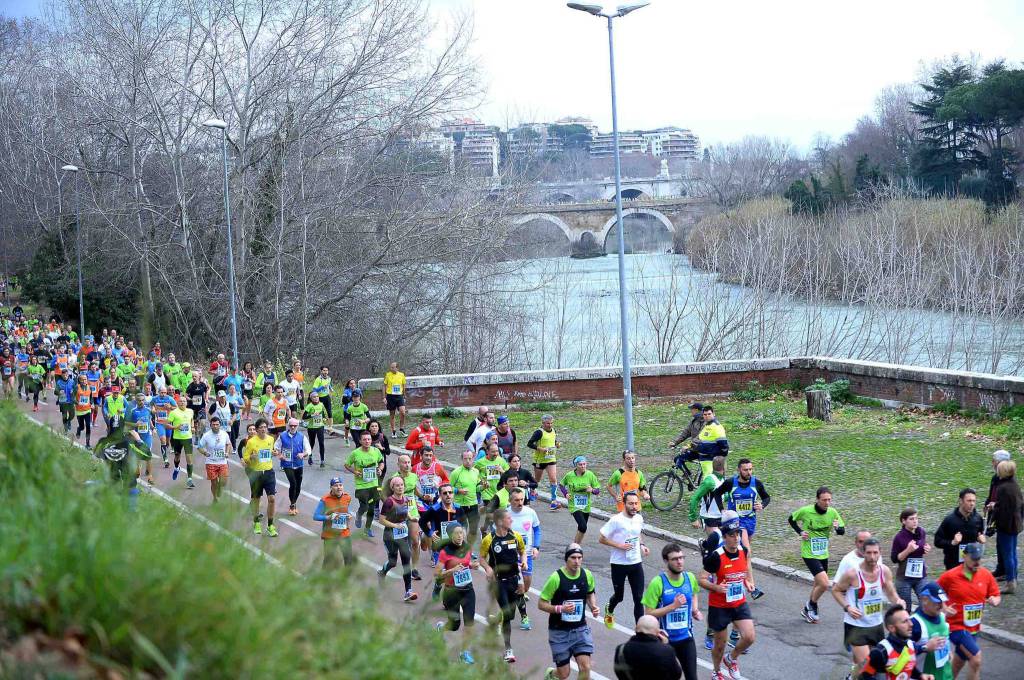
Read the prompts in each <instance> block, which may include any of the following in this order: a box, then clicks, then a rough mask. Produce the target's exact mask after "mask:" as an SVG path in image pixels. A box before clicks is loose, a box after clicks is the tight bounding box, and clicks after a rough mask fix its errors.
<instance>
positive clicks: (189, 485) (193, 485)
mask: <svg viewBox="0 0 1024 680" xmlns="http://www.w3.org/2000/svg"><path fill="white" fill-rule="evenodd" d="M185 488H186V489H194V488H196V483H195V482H193V481H192V478H191V477H189V478H188V479H187V480H185Z"/></svg>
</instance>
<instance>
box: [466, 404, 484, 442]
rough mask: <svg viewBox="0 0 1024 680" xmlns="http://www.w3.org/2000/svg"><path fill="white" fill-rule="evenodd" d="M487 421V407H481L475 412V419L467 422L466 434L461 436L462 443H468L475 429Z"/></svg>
mask: <svg viewBox="0 0 1024 680" xmlns="http://www.w3.org/2000/svg"><path fill="white" fill-rule="evenodd" d="M486 421H487V407H486V406H481V407H479V408H478V409H477V410H476V418H473V420H471V421H469V427H467V428H466V434H465V435H463V437H462V441H469V438H470V437H472V436H473V433H474V432H476V428H478V427H480V426H481V425H483V424H484V423H485V422H486Z"/></svg>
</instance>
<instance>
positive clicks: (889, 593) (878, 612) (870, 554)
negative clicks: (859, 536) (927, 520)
mask: <svg viewBox="0 0 1024 680" xmlns="http://www.w3.org/2000/svg"><path fill="white" fill-rule="evenodd" d="M832 597H833V598H835V600H836V602H838V603H839V606H840V607H842V608H843V644H845V645H847V646H848V647H850V649H851V651H852V653H853V669H852V671H851V672H850V673H849V674H847V676H846V677H847V680H850V679H851V678H854V677H856V676H858V675H859V674H860V671H861V669H862V668H863V666H864V663H865V662H866V661H867V658H868V654H869V653H870V651H871V648H872V647H874V646H875V645H877V644H878V643H880V642H881V641H882V639H883V638H884V637H885V628H884V627H883V625H882V619H883V617H884V616H885V605H884V604H883V602H885V601H886V600H888V602H889V603H890V604H898V605H900V606H906V603H905V602H903V600H901V599H900V598H899V596H898V595H897V594H896V587H895V585H894V584H893V579H892V572H891V571H890V570H889V567H887V566H885V565H884V564H882V548H881V546H880V545H879V544H878V541H877V540H875V539H873V538H870V539H868V540H867V541H866V542H865V543H864V563H863V564H862V565H861V566H860V568H859V569H850V570H849V571H847V572H845V573H843V574H842V575H841V576H840V577H839V580H837V581H836V582H835V584H833V586H832Z"/></svg>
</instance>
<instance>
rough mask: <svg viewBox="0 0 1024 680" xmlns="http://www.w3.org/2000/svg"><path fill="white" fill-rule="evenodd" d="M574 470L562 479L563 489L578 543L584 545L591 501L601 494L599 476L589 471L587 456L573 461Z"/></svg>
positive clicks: (577, 457)
mask: <svg viewBox="0 0 1024 680" xmlns="http://www.w3.org/2000/svg"><path fill="white" fill-rule="evenodd" d="M572 464H573V469H572V470H570V471H569V472H567V473H566V474H565V476H564V477H562V483H561V489H562V493H563V494H564V495H565V498H566V501H567V502H568V506H569V510H570V512H572V518H573V519H574V520H576V540H575V542H576V543H580V544H582V543H583V536H584V535H585V534H586V533H587V522H589V521H590V501H591V499H592V498H593V497H594V496H595V495H597V494H598V493H600V492H601V482H599V481H598V479H597V475H595V474H594V473H593V472H591V471H590V470H588V469H587V458H586V456H576V457H575V458H573V459H572Z"/></svg>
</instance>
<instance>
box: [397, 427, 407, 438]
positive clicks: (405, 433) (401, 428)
mask: <svg viewBox="0 0 1024 680" xmlns="http://www.w3.org/2000/svg"><path fill="white" fill-rule="evenodd" d="M398 434H400V435H402V436H403V437H408V436H409V433H408V432H406V431H405V428H404V427H400V428H398Z"/></svg>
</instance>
